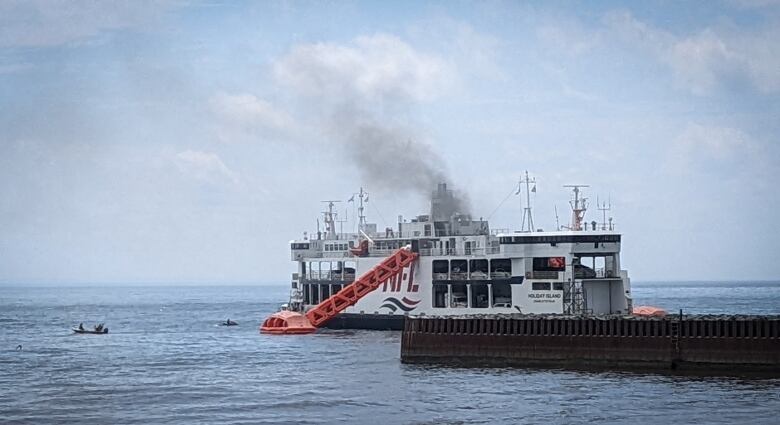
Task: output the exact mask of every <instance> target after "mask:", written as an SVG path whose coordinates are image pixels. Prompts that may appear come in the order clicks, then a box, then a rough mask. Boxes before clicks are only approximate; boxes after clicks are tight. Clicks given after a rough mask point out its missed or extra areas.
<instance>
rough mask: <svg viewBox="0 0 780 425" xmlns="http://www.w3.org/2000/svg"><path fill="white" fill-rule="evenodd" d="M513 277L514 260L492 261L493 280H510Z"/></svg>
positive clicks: (491, 276) (491, 272)
mask: <svg viewBox="0 0 780 425" xmlns="http://www.w3.org/2000/svg"><path fill="white" fill-rule="evenodd" d="M511 276H512V260H510V259H508V258H499V259H494V260H490V278H491V279H509V278H510V277H511Z"/></svg>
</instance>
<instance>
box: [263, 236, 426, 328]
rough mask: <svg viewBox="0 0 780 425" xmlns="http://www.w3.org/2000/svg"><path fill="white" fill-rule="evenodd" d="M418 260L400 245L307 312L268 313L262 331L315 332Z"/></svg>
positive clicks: (409, 250)
mask: <svg viewBox="0 0 780 425" xmlns="http://www.w3.org/2000/svg"><path fill="white" fill-rule="evenodd" d="M416 259H417V253H415V252H412V250H411V249H410V248H409V247H404V248H401V249H399V250H397V251H395V252H394V253H393V254H392V255H390V256H389V257H387V258H385V259H384V260H382V262H381V263H379V264H377V265H376V266H374V267H373V268H371V270H369V271H367V272H366V273H364V274H363V275H361V276H360V277H359V278H357V279H356V280H355V281H354V282H352V283H351V284H349V285H347V286H345V287H344V288H343V289H342V290H340V291H339V292H336V293H335V294H333V295H332V296H330V297H329V298H327V299H325V300H323V301H322V302H321V303H319V304H317V305H316V306H314V307H313V308H312V309H310V310H309V311H308V312H306V314H305V315H304V314H302V313H298V312H294V311H279V312H277V313H274V314H272V315H271V316H269V317H268V318H267V319H265V321H264V322H263V324H262V325H261V326H260V333H267V334H276V335H287V334H307V333H313V332H315V331H316V330H317V328H319V327H322V326H323V325H324V324H325V323H326V322H327V321H328V320H330V319H332V318H333V317H335V316H336V315H337V314H339V313H341V312H342V311H344V310H345V309H346V308H347V307H349V306H351V305H354V304H355V303H356V302H358V301H359V300H360V299H361V298H363V297H364V296H366V295H367V294H368V293H370V292H371V291H373V290H374V289H376V288H378V287H379V285H381V284H382V283H383V282H386V281H387V280H388V279H391V278H394V277H396V276H397V275H398V274H400V273H401V272H403V269H404V268H405V267H406V266H408V265H410V264H412V263H413V262H414V261H415V260H416Z"/></svg>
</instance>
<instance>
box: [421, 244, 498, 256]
mask: <svg viewBox="0 0 780 425" xmlns="http://www.w3.org/2000/svg"><path fill="white" fill-rule="evenodd" d="M500 252H501V248H500V247H498V246H489V247H484V248H424V249H420V255H423V256H445V255H460V256H474V257H479V256H484V255H489V254H498V253H500Z"/></svg>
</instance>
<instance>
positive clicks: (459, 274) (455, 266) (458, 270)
mask: <svg viewBox="0 0 780 425" xmlns="http://www.w3.org/2000/svg"><path fill="white" fill-rule="evenodd" d="M467 272H468V262H467V261H466V260H452V261H450V279H452V280H466V277H467Z"/></svg>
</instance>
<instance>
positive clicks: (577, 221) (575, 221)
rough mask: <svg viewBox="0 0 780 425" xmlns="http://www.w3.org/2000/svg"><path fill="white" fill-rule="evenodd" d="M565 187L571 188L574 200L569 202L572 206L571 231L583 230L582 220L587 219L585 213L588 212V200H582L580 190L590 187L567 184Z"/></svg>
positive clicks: (583, 198)
mask: <svg viewBox="0 0 780 425" xmlns="http://www.w3.org/2000/svg"><path fill="white" fill-rule="evenodd" d="M563 187H571V188H572V193H573V194H574V199H572V200H571V201H569V204H570V205H571V225H570V226H569V227H568V229H569V230H577V231H579V230H582V220H583V219H584V218H585V211H587V210H588V204H587V202H588V198H585V197H582V198H580V188H581V187H590V186H589V185H587V184H566V185H563Z"/></svg>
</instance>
